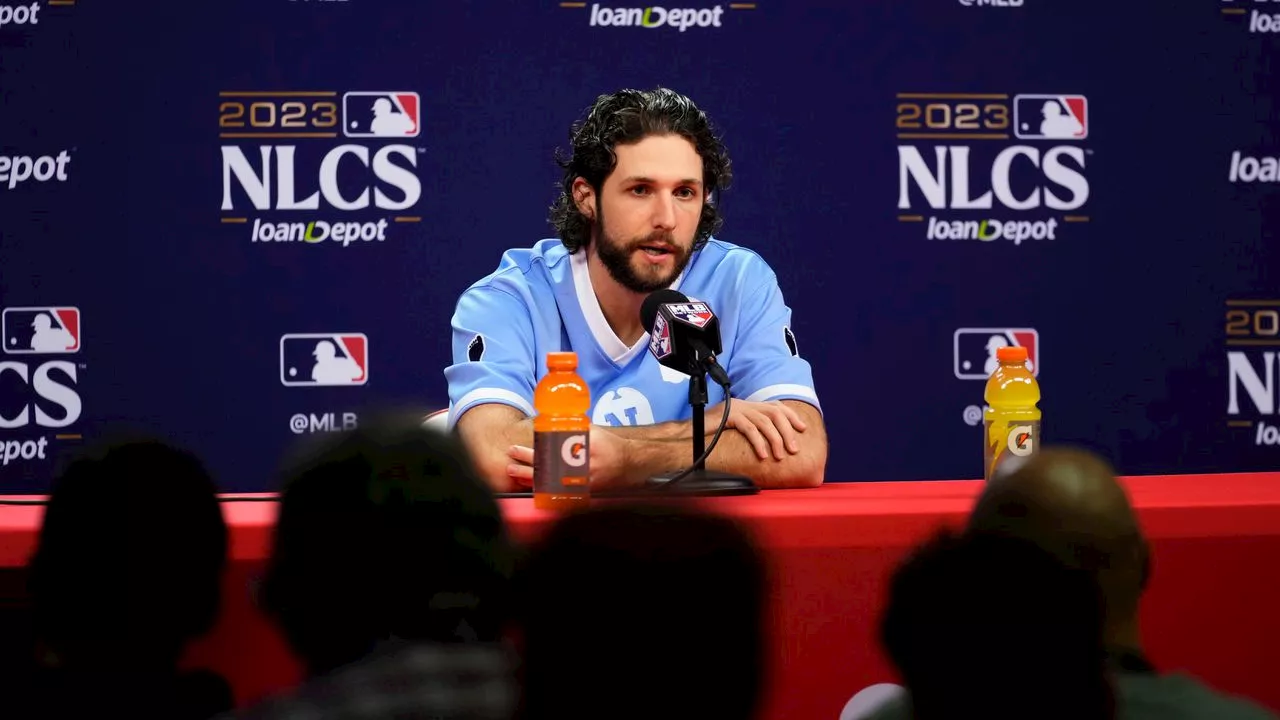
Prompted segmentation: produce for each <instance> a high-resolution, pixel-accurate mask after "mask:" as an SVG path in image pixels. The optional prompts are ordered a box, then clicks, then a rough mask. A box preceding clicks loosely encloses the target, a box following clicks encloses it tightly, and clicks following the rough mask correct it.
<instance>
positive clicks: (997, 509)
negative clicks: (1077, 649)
mask: <svg viewBox="0 0 1280 720" xmlns="http://www.w3.org/2000/svg"><path fill="white" fill-rule="evenodd" d="M969 527H970V528H972V529H974V530H978V531H982V532H987V533H997V534H1002V535H1008V536H1012V537H1019V538H1024V539H1026V540H1030V541H1031V542H1034V543H1036V544H1037V545H1039V546H1040V547H1042V548H1044V549H1046V550H1048V551H1050V552H1052V553H1053V554H1054V555H1056V556H1057V557H1058V558H1059V559H1060V560H1062V561H1063V562H1066V563H1068V564H1070V565H1071V566H1073V567H1079V568H1082V569H1084V570H1087V571H1088V572H1090V573H1092V574H1093V575H1094V576H1095V579H1096V581H1097V583H1098V585H1099V587H1100V588H1101V589H1102V592H1103V595H1104V597H1105V599H1106V606H1107V618H1106V622H1107V626H1108V632H1109V635H1111V640H1112V641H1113V642H1127V643H1128V644H1135V643H1136V632H1135V631H1134V629H1133V626H1134V625H1135V624H1136V621H1137V615H1138V605H1139V600H1140V599H1141V597H1142V592H1143V590H1144V589H1145V588H1146V584H1147V579H1148V576H1149V574H1150V553H1149V550H1148V546H1147V542H1146V539H1145V538H1144V537H1143V535H1142V531H1141V529H1140V527H1139V525H1138V519H1137V516H1136V515H1135V514H1134V511H1133V507H1132V505H1130V503H1129V498H1128V496H1127V494H1126V493H1125V490H1124V488H1123V487H1121V486H1120V483H1119V482H1118V481H1117V479H1116V474H1115V471H1114V470H1113V469H1112V467H1111V466H1110V465H1109V464H1108V463H1107V461H1106V460H1104V459H1103V458H1101V457H1099V456H1098V455H1096V454H1094V453H1091V452H1089V451H1086V450H1081V449H1074V448H1054V447H1047V448H1044V449H1042V450H1041V451H1040V453H1038V454H1037V455H1034V456H1032V457H1031V458H1030V459H1029V460H1028V461H1027V462H1025V463H1023V464H1022V465H1020V466H1019V467H1018V469H1017V470H1015V471H1014V472H1012V473H1010V474H1009V475H1007V476H1002V477H998V478H995V479H993V480H992V482H991V483H990V484H989V485H988V486H987V488H986V489H985V491H984V492H983V494H982V495H981V496H980V497H979V498H978V502H977V504H976V505H975V506H974V509H973V512H972V514H971V515H970V518H969ZM1118 635H1125V636H1127V637H1117V636H1118Z"/></svg>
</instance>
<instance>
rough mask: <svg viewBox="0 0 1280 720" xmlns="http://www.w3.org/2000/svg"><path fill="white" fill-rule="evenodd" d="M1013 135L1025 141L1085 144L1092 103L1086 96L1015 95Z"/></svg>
mask: <svg viewBox="0 0 1280 720" xmlns="http://www.w3.org/2000/svg"><path fill="white" fill-rule="evenodd" d="M1013 134H1014V136H1015V137H1018V138H1021V139H1023V140H1083V139H1085V138H1086V137H1088V136H1089V102H1088V101H1087V100H1086V99H1085V97H1084V96H1083V95H1015V96H1014V97H1013Z"/></svg>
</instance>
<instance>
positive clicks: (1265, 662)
mask: <svg viewBox="0 0 1280 720" xmlns="http://www.w3.org/2000/svg"><path fill="white" fill-rule="evenodd" d="M1125 484H1126V485H1127V487H1128V488H1129V489H1130V492H1131V495H1132V497H1133V500H1134V504H1135V505H1136V506H1137V508H1138V511H1139V516H1140V518H1141V521H1142V524H1143V527H1144V529H1145V531H1146V532H1147V534H1148V536H1149V537H1150V539H1151V541H1152V543H1153V545H1154V576H1153V578H1152V584H1151V587H1150V591H1149V593H1148V595H1147V597H1146V599H1145V601H1144V603H1145V604H1144V608H1143V613H1144V614H1143V634H1144V636H1145V640H1146V643H1147V647H1148V650H1149V652H1150V654H1151V656H1152V658H1153V660H1154V661H1155V662H1156V664H1157V665H1158V666H1160V667H1161V668H1163V669H1165V670H1172V669H1183V670H1186V671H1188V672H1191V673H1194V674H1195V675H1197V676H1199V677H1200V678H1202V679H1203V680H1205V681H1207V682H1209V683H1211V684H1213V685H1215V686H1217V687H1219V688H1221V689H1223V690H1226V691H1230V692H1234V693H1239V694H1243V695H1247V696H1250V697H1252V698H1254V699H1256V700H1259V701H1261V702H1263V703H1265V704H1267V705H1269V706H1271V707H1273V708H1277V709H1280V684H1277V683H1275V681H1274V674H1275V668H1277V667H1280V612H1277V611H1276V608H1280V583H1276V582H1275V581H1273V579H1272V577H1271V570H1272V568H1273V567H1274V566H1275V564H1276V562H1277V560H1280V473H1257V474H1236V475H1199V476H1195V475H1181V476H1165V477H1135V478H1127V479H1126V480H1125ZM980 488H981V483H980V482H974V481H954V482H897V483H865V484H859V483H832V484H828V485H825V486H823V487H821V488H817V489H814V490H787V491H770V492H766V493H763V494H761V495H759V496H755V497H740V498H720V499H716V500H713V501H704V502H707V503H708V505H709V506H710V507H713V508H715V509H717V510H719V511H721V512H723V513H725V514H727V515H730V516H733V517H737V518H739V519H741V520H743V521H744V522H745V523H746V524H747V526H748V527H750V528H751V529H752V530H753V531H754V532H755V533H756V536H757V538H758V540H759V542H760V544H761V546H762V547H764V548H765V549H766V551H767V553H768V557H769V558H770V562H771V565H772V568H773V573H774V577H773V586H774V589H773V600H774V604H773V609H772V619H771V638H772V643H773V653H772V657H773V663H774V664H773V668H772V671H773V679H774V683H773V687H772V688H771V696H770V698H769V705H768V707H769V710H768V712H767V714H766V715H765V716H764V717H766V718H779V719H781V718H787V719H793V720H794V719H800V718H817V719H821V718H829V719H830V720H835V718H837V717H838V716H839V712H840V709H841V708H842V707H843V705H844V703H845V701H847V700H848V698H849V697H850V696H851V695H852V694H853V693H854V692H856V691H857V690H858V689H860V688H862V687H864V686H866V685H868V684H871V683H875V682H884V681H891V680H893V676H892V673H891V671H890V669H889V666H888V665H887V663H886V661H885V659H884V657H883V656H882V654H881V652H880V650H879V647H878V643H877V641H876V623H877V620H878V617H879V613H880V611H881V607H882V602H883V597H882V595H883V593H884V589H885V583H886V580H887V578H888V574H889V573H890V571H891V570H892V568H893V566H894V564H895V563H896V562H897V561H898V560H899V559H900V558H901V556H902V554H903V553H904V552H905V551H906V550H907V549H908V548H909V547H910V546H911V545H912V544H914V543H915V542H917V541H919V540H921V539H923V538H924V537H925V536H927V535H928V534H929V533H930V532H931V531H932V530H934V529H935V528H937V527H939V526H941V525H943V524H955V523H957V522H959V521H961V520H962V519H963V517H964V515H965V513H966V512H967V511H968V509H969V508H970V506H971V505H972V503H973V500H974V497H975V496H976V494H977V493H978V492H979V490H980ZM232 497H234V496H232ZM241 497H243V496H241ZM502 506H503V510H504V512H505V513H506V515H507V517H508V519H509V521H510V522H511V526H512V528H513V532H514V533H515V535H516V536H517V537H518V538H521V539H525V540H528V539H530V538H532V537H534V536H535V535H536V534H537V533H538V532H540V531H541V530H542V529H543V528H545V527H546V526H547V524H548V522H549V521H550V520H551V519H553V518H552V517H551V516H549V515H547V514H545V513H541V512H539V511H536V510H534V508H533V507H532V501H530V500H503V501H502ZM224 508H225V514H226V517H227V521H228V522H229V523H230V525H231V561H232V562H231V569H230V572H229V573H228V577H227V581H226V597H225V602H224V613H223V616H222V619H221V620H220V622H219V625H218V627H217V628H216V629H215V630H214V632H213V633H212V634H211V635H210V637H208V638H206V639H205V640H203V641H202V642H201V643H199V645H198V646H197V647H195V648H193V651H192V652H191V654H190V657H189V662H191V663H192V664H197V665H204V666H207V667H212V668H214V669H216V670H218V671H220V672H222V673H223V674H224V675H225V676H227V677H228V678H229V679H230V680H231V681H232V683H233V684H234V686H235V688H236V692H237V696H238V699H239V700H240V701H241V702H248V701H251V700H253V699H254V698H257V697H260V696H262V695H263V694H264V693H267V692H270V691H272V690H274V689H276V688H280V687H282V686H286V685H288V684H290V683H292V682H294V681H296V679H297V677H298V676H297V666H296V665H295V663H294V661H293V660H292V659H291V658H290V656H289V654H288V652H287V650H286V649H285V648H284V646H283V645H282V644H281V642H280V640H279V637H278V636H277V635H276V634H275V632H274V631H273V630H272V628H271V627H270V626H269V625H267V624H266V623H265V622H264V620H263V618H262V617H261V615H259V614H258V612H257V611H256V609H255V608H254V605H253V602H252V592H253V591H252V586H253V580H254V578H255V577H256V575H257V573H258V572H259V571H260V570H261V567H262V561H263V559H264V557H265V555H266V553H267V551H268V549H269V546H270V545H269V541H270V532H271V526H272V522H273V520H274V517H275V511H276V506H275V504H274V503H273V502H231V501H229V502H227V503H225V504H224ZM41 511H42V508H40V507H38V506H34V507H33V506H25V507H24V506H0V569H4V568H9V569H11V570H12V569H16V568H20V567H22V566H23V565H24V564H25V562H26V558H27V557H28V556H29V554H30V552H31V550H32V548H33V547H34V543H35V533H36V530H37V528H38V525H39V522H40V517H41Z"/></svg>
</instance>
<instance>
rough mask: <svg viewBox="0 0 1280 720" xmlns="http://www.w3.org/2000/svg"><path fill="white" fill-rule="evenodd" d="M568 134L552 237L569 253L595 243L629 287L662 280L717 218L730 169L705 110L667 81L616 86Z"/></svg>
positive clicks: (715, 226)
mask: <svg viewBox="0 0 1280 720" xmlns="http://www.w3.org/2000/svg"><path fill="white" fill-rule="evenodd" d="M571 140H572V152H571V153H570V154H568V155H563V154H561V155H558V157H557V162H558V163H559V165H560V167H561V168H562V169H563V171H564V175H563V178H562V180H561V183H560V195H559V197H558V198H557V200H556V202H555V204H554V205H553V206H552V208H551V223H552V225H554V226H555V229H556V234H557V236H558V237H559V238H560V239H561V241H562V242H563V243H564V245H565V247H566V248H568V250H569V252H570V253H576V252H577V251H578V250H579V249H581V248H584V247H588V246H590V245H591V244H592V243H593V242H594V243H597V245H596V247H595V251H596V254H597V255H598V256H599V258H600V260H601V261H602V262H603V263H604V265H605V267H606V268H607V269H608V271H609V273H610V275H611V276H612V277H613V279H614V280H616V281H617V282H618V283H619V284H621V285H622V286H624V287H626V288H628V289H630V290H632V291H633V292H637V293H647V292H652V291H653V290H657V289H659V288H662V287H666V286H667V285H669V284H670V283H671V282H672V281H673V280H674V279H675V278H676V277H677V276H679V274H680V272H681V271H682V270H683V269H684V268H685V266H686V265H687V264H688V262H689V259H690V257H691V255H692V253H693V252H694V251H696V250H697V249H699V248H701V247H702V246H703V245H704V244H706V242H707V240H708V239H709V238H710V237H711V236H712V235H713V234H714V233H716V232H717V231H718V230H719V229H720V225H721V222H722V221H721V218H720V213H719V210H718V208H717V207H716V205H715V204H713V203H712V202H710V201H711V200H712V199H713V193H716V192H717V191H718V190H723V189H724V188H727V187H728V186H729V183H730V181H731V178H732V171H731V167H730V162H729V156H728V153H727V151H726V150H725V148H724V145H723V144H722V143H721V142H720V140H719V138H717V137H716V135H715V132H714V130H713V129H712V127H711V123H710V122H709V121H708V119H707V116H706V114H705V113H703V112H702V110H700V109H698V106H697V105H695V104H694V102H693V101H692V100H690V99H689V98H687V97H685V96H684V95H681V94H679V93H677V92H675V91H673V90H668V89H666V88H657V89H654V90H620V91H618V92H616V93H613V94H611V95H601V96H600V97H599V98H597V99H596V102H595V104H594V105H593V106H592V107H591V108H590V109H588V111H587V113H586V116H585V117H584V118H582V119H581V120H579V121H578V122H576V123H575V124H574V126H573V130H572V133H571ZM714 197H716V198H718V197H719V196H718V195H715V196H714ZM644 248H648V249H649V251H650V252H649V253H647V254H646V253H645V250H644Z"/></svg>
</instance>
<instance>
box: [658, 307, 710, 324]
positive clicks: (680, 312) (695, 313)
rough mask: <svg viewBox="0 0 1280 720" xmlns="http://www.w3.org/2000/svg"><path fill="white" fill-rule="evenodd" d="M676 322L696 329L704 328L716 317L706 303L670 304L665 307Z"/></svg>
mask: <svg viewBox="0 0 1280 720" xmlns="http://www.w3.org/2000/svg"><path fill="white" fill-rule="evenodd" d="M667 308H668V309H669V310H671V316H672V317H673V318H675V319H676V320H678V321H680V322H682V323H685V324H686V325H692V326H694V327H696V328H702V327H706V326H707V323H709V322H711V320H712V318H714V317H715V316H716V315H715V313H713V312H711V308H709V307H707V305H706V303H700V302H695V303H671V304H670V305H667Z"/></svg>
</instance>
